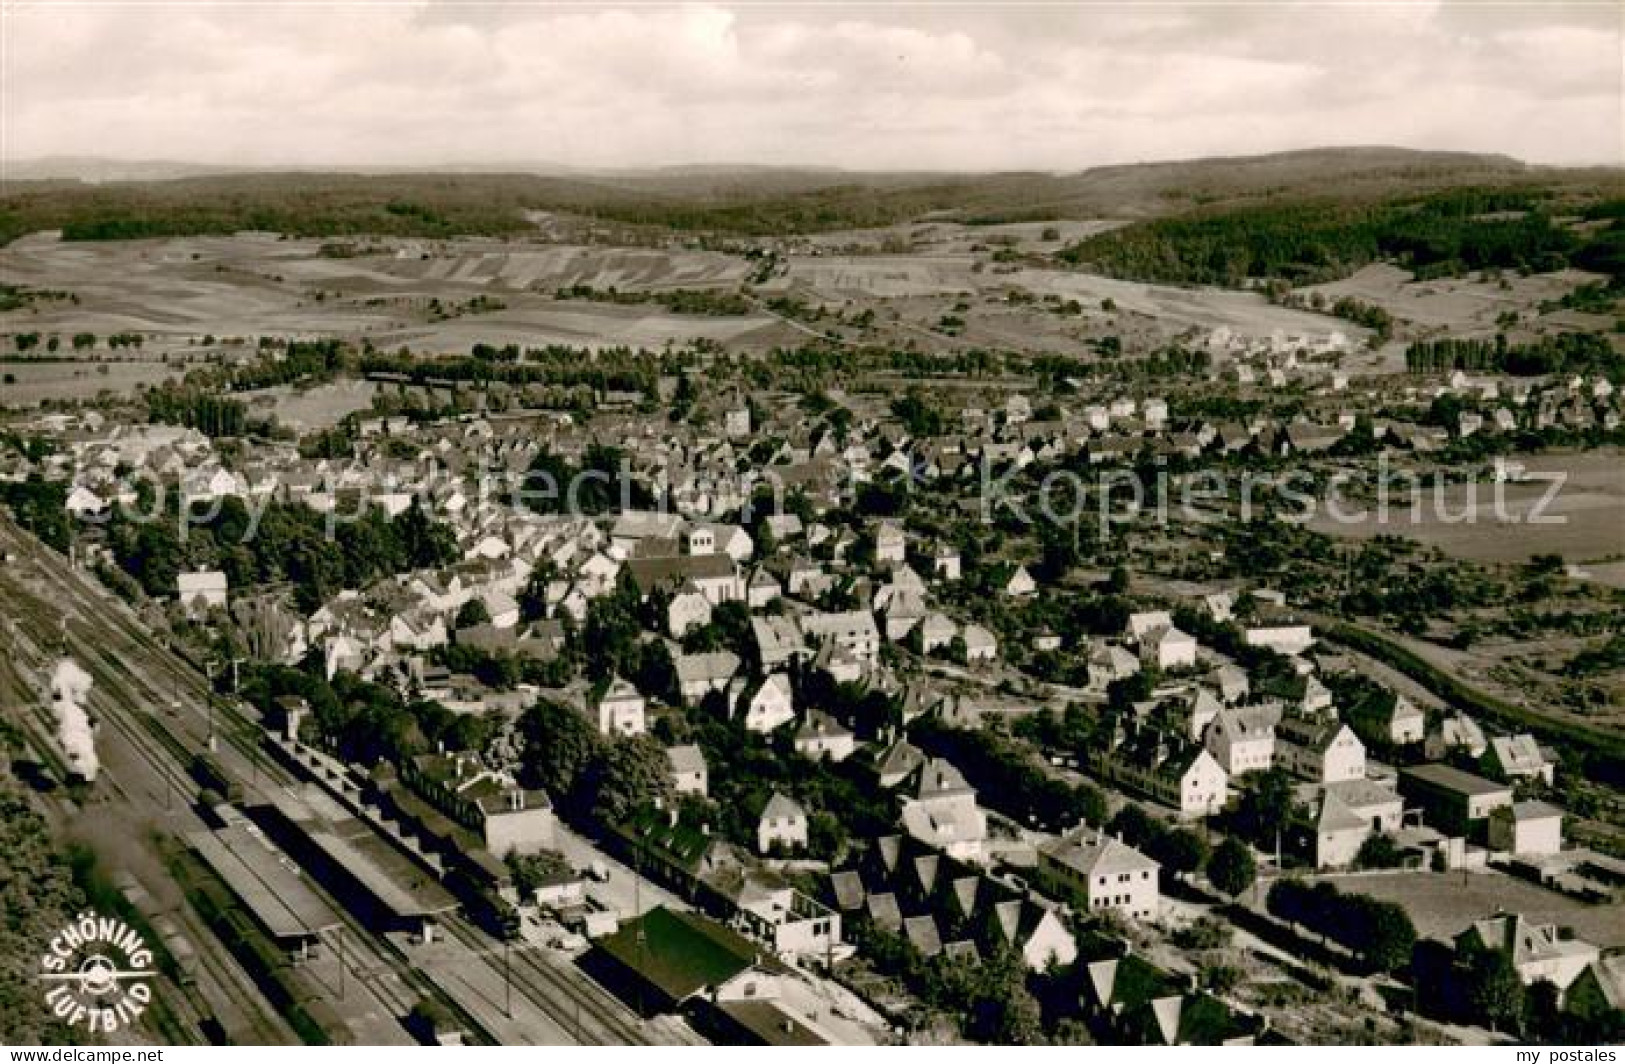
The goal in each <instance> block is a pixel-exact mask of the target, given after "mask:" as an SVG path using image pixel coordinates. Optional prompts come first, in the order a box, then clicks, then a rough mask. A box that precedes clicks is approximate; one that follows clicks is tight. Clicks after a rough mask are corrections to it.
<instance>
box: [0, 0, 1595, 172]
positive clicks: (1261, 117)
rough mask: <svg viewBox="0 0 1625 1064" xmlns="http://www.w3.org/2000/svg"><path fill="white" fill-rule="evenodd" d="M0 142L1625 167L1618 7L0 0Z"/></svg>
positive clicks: (1035, 162)
mask: <svg viewBox="0 0 1625 1064" xmlns="http://www.w3.org/2000/svg"><path fill="white" fill-rule="evenodd" d="M0 29H3V39H0V161H8V162H11V161H21V160H36V159H40V158H45V157H54V156H96V157H103V158H113V159H122V160H177V161H186V162H194V163H209V164H230V165H238V166H312V167H315V166H380V167H384V166H388V167H395V166H438V165H454V166H455V165H461V166H508V165H529V166H544V165H554V166H563V167H578V168H627V167H652V166H665V165H694V164H766V165H815V166H834V167H842V168H845V169H854V170H1008V169H1037V170H1054V171H1068V170H1078V169H1083V168H1087V167H1089V166H1095V165H1102V164H1111V163H1130V162H1138V161H1147V160H1155V159H1179V158H1193V157H1199V156H1210V155H1247V154H1254V153H1259V152H1267V151H1278V150H1286V149H1292V148H1304V147H1315V146H1323V145H1370V144H1391V145H1399V146H1404V147H1414V148H1435V149H1452V150H1465V151H1483V152H1497V153H1503V154H1507V155H1512V156H1515V157H1517V158H1520V159H1523V160H1525V161H1529V162H1535V163H1548V164H1563V165H1570V164H1593V163H1604V164H1612V165H1620V164H1621V163H1622V162H1625V140H1622V138H1625V102H1622V101H1625V5H1622V4H1617V3H1591V4H1583V3H1581V4H1569V3H1558V2H1534V3H1527V2H1526V3H1506V2H1501V0H1477V2H1469V0H1449V2H1437V0H1417V2H1410V0H1400V2H1387V3H1346V2H1330V3H1326V2H1322V3H1303V4H1298V3H1285V2H1250V3H1233V2H1222V3H1221V2H1213V0H1208V2H1199V3H1179V2H1141V3H1132V2H1125V3H1105V4H1102V3H1087V2H1086V3H1071V4H1063V3H1053V2H1052V3H997V2H978V3H894V4H865V3H814V2H804V3H773V4H768V3H732V4H728V3H702V4H684V5H667V4H650V3H623V4H558V3H549V4H537V3H526V2H513V0H509V2H505V3H486V2H479V0H466V2H464V0H435V2H425V3H388V2H380V0H359V2H352V3H348V4H335V3H321V2H311V0H297V2H271V0H257V2H249V3H245V2H221V3H215V4H207V3H197V2H186V3H162V2H151V0H145V2H119V0H89V2H66V0H63V2H49V0H47V2H40V3H25V2H18V0H3V14H0Z"/></svg>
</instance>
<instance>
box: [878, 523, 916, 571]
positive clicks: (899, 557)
mask: <svg viewBox="0 0 1625 1064" xmlns="http://www.w3.org/2000/svg"><path fill="white" fill-rule="evenodd" d="M907 558H908V537H907V536H905V535H904V533H903V526H902V525H900V524H898V523H897V522H896V521H882V522H880V524H879V525H878V526H876V528H875V562H876V563H877V564H880V565H886V564H890V563H896V564H899V565H900V564H902V563H903V562H904V561H905V560H906V559H907Z"/></svg>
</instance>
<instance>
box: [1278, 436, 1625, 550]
mask: <svg viewBox="0 0 1625 1064" xmlns="http://www.w3.org/2000/svg"><path fill="white" fill-rule="evenodd" d="M1513 460H1515V461H1521V462H1523V463H1524V465H1525V466H1526V468H1527V469H1528V471H1529V473H1530V474H1561V475H1562V477H1563V478H1564V479H1563V482H1562V484H1561V486H1560V487H1559V489H1558V491H1557V493H1556V495H1554V496H1553V497H1552V499H1551V500H1550V503H1549V504H1546V505H1543V499H1544V497H1545V496H1546V494H1547V492H1548V491H1549V490H1550V488H1551V485H1550V484H1549V483H1545V482H1530V483H1509V484H1506V485H1503V486H1502V487H1503V498H1504V500H1505V502H1504V505H1503V506H1502V512H1503V513H1505V514H1506V515H1508V516H1509V517H1511V518H1513V520H1507V521H1503V520H1500V519H1499V517H1498V516H1497V513H1496V504H1495V497H1496V496H1495V491H1496V486H1495V485H1494V484H1491V483H1489V482H1488V481H1483V482H1480V483H1477V484H1469V485H1460V484H1458V485H1451V486H1450V487H1448V488H1446V489H1443V490H1442V491H1440V492H1439V493H1438V498H1439V499H1440V500H1441V502H1442V505H1435V502H1434V499H1435V493H1434V492H1433V490H1432V489H1428V490H1424V491H1422V492H1421V499H1422V506H1421V519H1420V520H1419V521H1415V522H1413V521H1412V520H1411V509H1410V502H1409V499H1410V496H1409V495H1408V493H1407V492H1406V491H1405V488H1404V485H1403V482H1402V481H1401V480H1399V478H1398V477H1397V475H1396V478H1395V487H1394V489H1393V494H1392V495H1391V496H1390V503H1389V513H1388V520H1387V522H1386V523H1385V522H1383V521H1381V520H1380V519H1379V515H1378V513H1377V511H1376V507H1375V506H1374V505H1373V506H1371V507H1369V509H1370V513H1369V514H1368V515H1367V518H1366V520H1364V521H1361V522H1357V523H1344V522H1340V521H1334V520H1332V519H1331V518H1329V517H1328V516H1326V515H1325V514H1321V515H1320V516H1318V517H1316V518H1315V519H1314V520H1313V521H1311V522H1310V527H1311V528H1314V529H1315V530H1316V531H1319V532H1324V533H1326V534H1328V535H1332V536H1342V537H1348V538H1352V539H1367V538H1370V537H1372V536H1377V535H1384V534H1386V535H1399V536H1404V537H1405V538H1407V539H1413V540H1416V541H1417V542H1419V543H1422V544H1425V545H1427V546H1432V547H1438V548H1439V549H1440V550H1442V551H1444V552H1445V553H1446V554H1450V555H1453V556H1455V557H1458V558H1466V559H1469V560H1472V561H1480V562H1523V561H1527V560H1528V559H1529V556H1530V555H1532V554H1561V555H1562V556H1563V557H1564V558H1565V559H1567V560H1569V561H1571V562H1585V561H1593V560H1596V561H1605V560H1612V559H1615V558H1617V557H1618V556H1619V555H1620V554H1622V553H1625V456H1622V455H1621V454H1620V453H1619V451H1618V450H1617V449H1609V450H1601V451H1590V452H1586V453H1582V454H1567V455H1534V456H1526V457H1519V456H1513ZM1348 508H1350V509H1353V507H1352V505H1350V506H1349V507H1348ZM1535 516H1541V517H1544V518H1545V519H1548V520H1552V521H1553V522H1554V523H1550V524H1548V523H1540V524H1535V523H1530V522H1529V519H1530V518H1531V517H1535ZM1457 517H1460V518H1463V519H1460V520H1453V519H1452V518H1457Z"/></svg>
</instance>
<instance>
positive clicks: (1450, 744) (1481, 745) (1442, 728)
mask: <svg viewBox="0 0 1625 1064" xmlns="http://www.w3.org/2000/svg"><path fill="white" fill-rule="evenodd" d="M1489 746H1490V744H1489V740H1488V739H1486V738H1485V737H1484V729H1483V728H1481V727H1479V726H1478V722H1477V721H1475V720H1473V718H1471V717H1469V716H1467V714H1465V713H1456V714H1454V715H1452V716H1447V717H1445V718H1443V719H1442V720H1440V721H1439V727H1438V730H1437V731H1434V732H1431V733H1429V735H1428V737H1427V740H1426V743H1425V745H1424V747H1423V749H1424V751H1425V752H1426V754H1427V756H1428V759H1429V760H1432V761H1442V760H1443V759H1444V758H1445V757H1447V756H1449V754H1450V752H1451V751H1453V750H1465V751H1466V752H1467V754H1468V756H1470V757H1474V758H1478V757H1483V756H1484V751H1486V750H1488V749H1489Z"/></svg>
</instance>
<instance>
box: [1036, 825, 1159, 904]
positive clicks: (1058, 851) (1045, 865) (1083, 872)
mask: <svg viewBox="0 0 1625 1064" xmlns="http://www.w3.org/2000/svg"><path fill="white" fill-rule="evenodd" d="M1038 870H1039V876H1040V877H1041V879H1042V881H1043V882H1044V883H1045V884H1046V885H1048V886H1049V887H1050V888H1051V889H1052V890H1054V891H1056V893H1058V894H1060V895H1062V896H1064V897H1067V898H1070V899H1072V900H1073V902H1074V903H1075V904H1076V905H1077V906H1078V908H1079V909H1081V910H1083V911H1084V912H1088V913H1098V912H1105V911H1110V912H1116V913H1120V914H1122V915H1123V916H1125V917H1127V918H1129V919H1131V920H1155V919H1156V918H1157V916H1158V913H1159V912H1160V910H1161V905H1162V891H1161V886H1160V883H1159V881H1158V873H1159V871H1160V870H1161V866H1160V865H1158V864H1157V862H1155V861H1153V860H1152V859H1151V858H1149V857H1147V856H1145V855H1144V854H1143V853H1141V852H1140V851H1139V850H1136V849H1135V848H1134V847H1132V846H1129V845H1128V844H1127V843H1124V842H1120V841H1118V840H1117V839H1114V838H1112V837H1110V836H1108V835H1105V834H1103V833H1100V832H1096V831H1093V830H1091V829H1086V828H1080V829H1078V830H1076V831H1073V832H1071V833H1070V834H1068V835H1065V836H1063V837H1062V838H1060V839H1057V840H1056V841H1055V842H1053V843H1051V844H1049V845H1047V846H1041V847H1039V850H1038Z"/></svg>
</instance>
